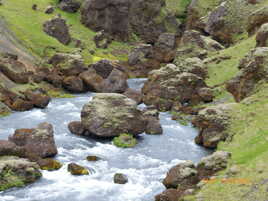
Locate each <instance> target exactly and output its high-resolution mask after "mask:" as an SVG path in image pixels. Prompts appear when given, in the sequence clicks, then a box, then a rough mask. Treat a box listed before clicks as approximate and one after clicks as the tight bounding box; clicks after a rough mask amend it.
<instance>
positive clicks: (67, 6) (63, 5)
mask: <svg viewBox="0 0 268 201" xmlns="http://www.w3.org/2000/svg"><path fill="white" fill-rule="evenodd" d="M80 6H81V2H80V1H79V0H59V5H58V7H59V8H60V9H61V10H63V11H66V12H69V13H75V12H77V11H78V10H79V8H80Z"/></svg>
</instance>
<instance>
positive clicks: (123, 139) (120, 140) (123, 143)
mask: <svg viewBox="0 0 268 201" xmlns="http://www.w3.org/2000/svg"><path fill="white" fill-rule="evenodd" d="M113 144H114V145H115V146H117V147H121V148H131V147H135V146H136V144H137V140H136V138H134V137H133V136H132V135H130V134H126V133H124V134H121V135H120V136H119V137H115V138H114V139H113Z"/></svg>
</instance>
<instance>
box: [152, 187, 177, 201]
mask: <svg viewBox="0 0 268 201" xmlns="http://www.w3.org/2000/svg"><path fill="white" fill-rule="evenodd" d="M180 196H181V192H179V191H178V190H176V189H173V188H170V189H167V190H165V191H164V192H162V193H160V194H158V195H156V196H155V201H178V200H179V198H180Z"/></svg>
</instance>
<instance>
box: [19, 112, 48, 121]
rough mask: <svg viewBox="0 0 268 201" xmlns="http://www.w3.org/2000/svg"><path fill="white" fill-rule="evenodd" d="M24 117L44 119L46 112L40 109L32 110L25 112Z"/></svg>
mask: <svg viewBox="0 0 268 201" xmlns="http://www.w3.org/2000/svg"><path fill="white" fill-rule="evenodd" d="M24 118H28V119H38V120H45V119H46V113H44V112H42V111H41V110H32V111H31V112H26V114H25V115H24Z"/></svg>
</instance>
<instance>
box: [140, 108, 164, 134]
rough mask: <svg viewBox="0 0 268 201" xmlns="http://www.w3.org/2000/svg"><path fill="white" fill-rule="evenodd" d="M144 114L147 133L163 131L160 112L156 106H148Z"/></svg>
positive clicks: (160, 132)
mask: <svg viewBox="0 0 268 201" xmlns="http://www.w3.org/2000/svg"><path fill="white" fill-rule="evenodd" d="M143 115H144V117H145V120H146V122H147V126H146V130H145V133H146V134H151V135H157V134H162V133H163V128H162V126H161V124H160V119H159V112H158V111H157V109H156V108H155V107H147V108H146V109H145V110H144V111H143Z"/></svg>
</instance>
